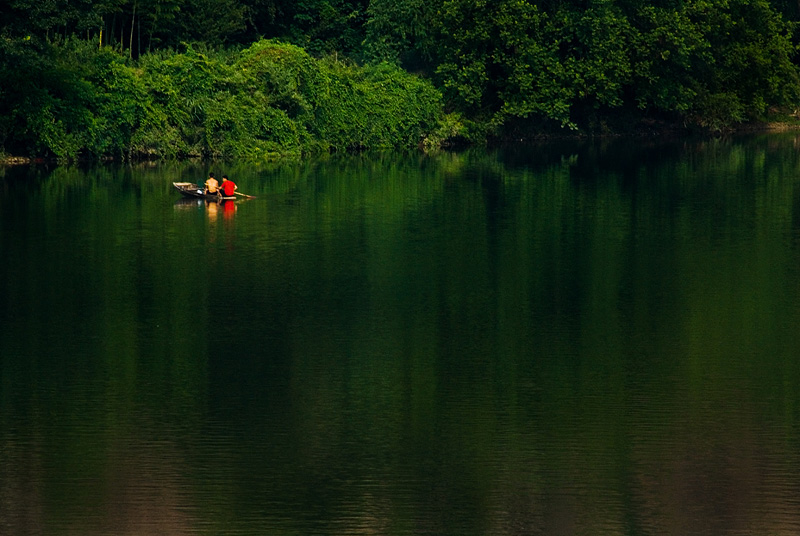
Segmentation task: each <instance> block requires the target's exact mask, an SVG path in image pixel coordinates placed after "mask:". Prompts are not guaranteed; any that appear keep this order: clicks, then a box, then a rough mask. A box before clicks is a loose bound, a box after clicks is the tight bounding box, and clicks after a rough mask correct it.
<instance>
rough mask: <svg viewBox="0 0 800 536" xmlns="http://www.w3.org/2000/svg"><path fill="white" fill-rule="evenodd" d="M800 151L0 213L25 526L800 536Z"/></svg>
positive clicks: (352, 179)
mask: <svg viewBox="0 0 800 536" xmlns="http://www.w3.org/2000/svg"><path fill="white" fill-rule="evenodd" d="M792 139H793V138H787V139H786V141H783V140H784V139H783V138H781V137H770V138H768V141H769V143H766V142H762V141H761V140H758V139H754V140H750V141H747V142H746V143H745V142H741V143H739V142H736V143H734V142H725V141H715V142H705V143H703V144H701V145H698V146H692V147H685V148H681V149H680V150H675V149H673V148H671V146H667V147H661V146H653V147H645V148H642V146H640V145H636V146H634V147H628V145H627V144H628V142H626V141H624V140H623V141H618V142H615V143H609V144H607V145H605V146H595V145H592V144H583V145H577V146H575V147H567V148H565V149H564V150H563V151H558V154H557V156H554V155H553V154H549V153H547V150H546V148H533V149H532V150H531V151H530V153H529V154H528V155H527V156H526V157H520V156H519V155H518V154H517V155H511V154H509V153H506V152H503V151H498V152H496V153H491V154H486V153H480V152H467V153H460V154H443V155H439V156H428V157H422V156H413V157H411V156H407V155H406V156H398V155H381V156H368V155H365V156H362V157H353V158H348V159H337V158H330V159H327V160H323V161H308V162H304V163H302V164H298V165H296V166H292V167H285V168H282V167H280V166H273V167H269V168H264V169H261V168H258V167H257V166H256V167H253V168H251V169H249V170H248V169H246V168H244V167H242V168H236V167H235V166H234V165H231V166H230V167H228V166H224V165H222V166H220V169H221V168H225V170H226V171H227V172H228V174H230V175H231V176H233V177H235V178H236V179H237V183H239V184H240V187H241V188H242V189H243V190H244V191H247V193H251V194H254V195H257V196H258V197H259V199H256V200H253V201H249V202H248V203H246V204H242V205H241V206H240V207H239V211H238V213H237V215H236V219H235V225H232V226H229V227H225V225H224V221H221V220H222V219H220V221H217V222H214V223H213V225H212V224H211V223H210V222H209V221H208V217H207V214H206V213H205V211H204V210H202V209H187V210H173V209H172V203H173V201H174V195H176V194H175V193H174V192H172V191H171V186H170V182H171V180H173V178H176V177H181V178H189V177H192V176H196V177H203V176H205V175H206V172H207V170H206V169H205V168H201V167H195V168H190V167H187V168H181V167H180V166H177V167H171V168H160V167H154V168H137V169H124V170H120V171H119V172H112V171H109V170H108V169H107V168H100V169H98V170H94V171H92V170H90V171H86V170H83V171H78V170H74V169H72V170H70V169H62V168H59V170H57V171H56V172H55V173H53V174H52V175H50V176H49V177H48V178H44V179H41V178H37V179H36V180H33V181H32V182H31V184H26V187H25V192H26V197H25V198H24V199H23V201H22V202H24V203H27V205H26V207H25V208H23V207H20V206H19V205H18V206H17V208H15V209H13V210H7V207H9V206H10V203H9V201H7V200H6V198H3V200H2V206H0V209H2V210H0V218H2V219H0V225H2V230H3V233H0V246H2V249H3V251H13V252H14V253H15V260H14V262H13V263H12V262H9V261H8V260H3V261H0V276H2V280H3V281H4V283H2V285H3V287H0V290H2V291H3V292H2V293H0V312H1V313H2V318H3V319H4V320H5V321H6V322H7V323H8V327H9V330H7V331H5V332H4V333H3V335H0V344H1V346H0V350H5V351H0V355H3V356H4V357H0V359H2V360H3V361H2V363H3V364H4V366H3V367H2V368H0V378H2V386H3V389H2V390H0V424H2V425H3V426H2V431H0V445H8V448H6V447H3V448H4V453H8V455H9V456H11V457H12V459H14V460H17V461H19V460H22V461H23V463H22V464H21V466H22V467H30V469H29V470H28V469H26V470H25V471H29V473H30V474H34V473H35V474H37V475H40V476H37V482H39V484H37V485H35V486H31V488H30V490H27V491H25V490H23V491H24V493H25V494H26V495H25V496H26V497H27V498H28V499H29V501H30V502H29V503H27V504H30V505H35V506H31V507H30V509H28V510H26V509H25V508H24V507H22V506H21V505H20V503H18V502H17V503H15V501H16V499H15V498H14V497H16V493H17V491H18V490H19V489H20V487H21V486H22V482H23V481H24V479H23V478H20V477H19V471H17V472H16V473H15V470H14V469H13V468H11V466H10V465H8V464H7V463H6V465H4V466H2V468H1V469H0V471H2V474H0V477H3V476H6V475H11V476H12V478H8V479H7V478H0V505H2V508H3V511H4V512H5V511H10V512H20V513H19V514H18V516H17V518H16V519H22V518H23V517H25V516H27V519H29V520H30V523H34V522H35V521H36V520H38V519H41V518H42V517H47V518H48V519H54V518H55V519H67V518H68V515H69V514H68V511H69V510H70V509H72V508H73V507H75V506H80V505H86V504H91V505H100V506H102V507H104V508H105V507H107V508H109V510H108V511H107V513H106V515H105V518H106V519H107V520H110V521H109V522H113V521H117V520H126V522H127V523H129V526H135V525H136V523H135V520H136V519H138V518H139V508H141V507H146V508H151V507H153V508H155V504H156V503H159V505H160V506H159V509H158V511H159V512H161V515H159V516H157V517H156V518H154V519H162V520H164V521H163V525H162V524H161V523H160V522H159V526H162V527H166V528H167V529H168V531H173V532H181V531H183V530H188V529H186V527H187V526H189V525H191V524H197V523H207V524H208V525H209V526H214V527H217V526H219V527H222V526H225V527H231V526H233V527H239V528H241V527H243V526H245V524H246V523H255V524H262V525H263V526H272V525H271V523H278V522H277V521H275V519H281V520H282V521H281V522H280V523H282V525H281V527H282V528H283V529H286V532H292V530H294V531H295V532H298V533H300V532H303V529H304V528H308V527H309V526H312V527H316V528H320V527H323V528H324V527H331V526H359V527H364V528H365V530H366V528H372V530H375V531H378V532H384V533H390V532H392V531H394V532H418V533H423V532H428V533H431V532H433V533H454V534H456V533H467V532H474V530H475V527H482V528H485V532H487V533H493V534H516V533H530V532H543V533H548V534H554V533H555V534H559V533H577V532H586V531H590V530H591V529H596V528H598V527H599V528H601V529H604V530H606V531H607V532H610V533H622V532H630V533H649V532H658V531H659V530H673V531H677V532H686V531H687V530H689V529H691V528H694V527H686V525H685V524H686V523H687V520H689V521H693V522H697V520H698V519H699V520H701V521H702V525H703V527H706V528H707V529H708V531H710V532H717V533H720V532H727V531H733V530H739V529H741V528H742V527H744V526H747V524H748V523H749V524H750V526H753V525H755V526H760V527H765V528H766V529H769V530H772V531H773V532H777V533H780V532H781V531H786V527H787V526H789V525H790V524H791V523H792V522H793V521H796V519H795V518H794V516H795V515H796V514H794V513H793V511H792V510H790V507H791V505H792V504H793V502H792V500H793V499H792V497H793V495H792V493H791V490H792V489H794V487H795V486H796V482H797V478H798V475H799V474H800V473H798V467H797V464H796V460H795V455H794V454H793V452H794V450H796V446H797V443H798V437H797V434H796V432H795V431H794V430H795V428H796V426H795V425H796V420H797V417H796V414H797V412H796V410H795V407H796V406H797V400H798V386H799V385H800V383H799V382H798V378H799V377H798V368H797V367H798V366H797V365H796V363H797V362H798V359H797V357H798V355H797V350H796V349H797V348H799V347H800V344H798V343H800V340H798V338H800V336H799V335H798V334H797V333H798V332H797V330H795V329H793V326H796V325H798V321H799V320H800V318H798V317H799V316H800V313H799V312H798V309H797V306H796V304H797V303H798V297H800V296H798V294H800V286H798V285H797V283H796V281H797V280H798V278H797V275H798V266H800V263H798V260H800V259H798V247H797V245H798V244H797V236H798V235H797V222H798V221H800V218H798V217H797V216H796V214H797V210H796V208H797V199H798V193H797V192H798V188H797V185H798V181H797V179H796V177H798V176H800V175H799V174H798V173H797V172H796V171H797V169H798V160H797V158H798V157H797V156H796V152H795V151H794V150H792V149H791V143H790V142H791V141H792ZM784 143H786V144H787V145H786V146H784V145H783V144H784ZM540 155H541V156H540ZM5 180H8V179H5ZM0 191H2V190H0ZM9 214H13V215H14V217H13V218H12V217H10V216H9ZM212 233H217V236H219V237H222V236H223V235H224V237H225V239H224V240H221V239H220V240H216V241H214V242H211V241H210V240H209V238H210V237H211V236H212ZM223 273H224V274H228V275H230V276H231V277H232V278H233V281H235V285H233V288H231V289H230V290H229V291H228V292H225V293H220V292H215V291H213V290H210V289H209V288H208V286H207V285H206V284H205V282H207V281H209V280H211V279H213V278H214V277H217V276H219V275H220V274H223ZM7 281H14V282H15V284H14V285H10V284H8V283H7ZM12 304H13V305H14V308H13V314H12ZM228 323H233V329H232V330H231V331H229V332H225V331H224V330H221V329H220V328H221V327H223V326H225V325H228ZM45 328H47V329H45ZM231 332H232V333H231ZM8 333H14V334H15V336H14V337H13V338H12V337H10V336H9V335H8ZM9 349H11V351H12V352H13V355H14V357H13V358H11V357H8V356H9V355H12V354H9V353H8V350H9ZM9 363H10V364H11V365H13V366H9ZM6 386H13V387H11V388H6ZM98 402H101V403H98ZM14 423H18V424H17V425H16V428H14V426H7V425H13V424H14ZM23 443H24V444H35V445H38V447H37V448H36V449H34V453H33V454H30V455H28V454H26V453H25V452H26V451H24V450H23V449H22V448H21V447H18V446H15V445H19V444H23ZM25 474H28V472H26V473H25ZM15 475H16V478H15ZM142 479H143V480H142ZM145 480H146V481H147V482H150V483H156V484H154V487H149V486H148V485H145V483H144V481H145ZM209 482H210V483H214V488H213V489H212V490H209V489H208V487H206V484H207V483H209ZM94 486H98V487H97V488H96V489H97V491H96V492H94V493H95V495H91V494H90V495H89V496H87V495H85V494H83V495H82V493H85V489H86V488H87V487H92V488H94ZM156 497H164V499H163V500H160V499H157V498H156ZM20 500H22V499H20ZM159 501H160V502H159ZM111 504H118V505H121V506H120V509H119V510H114V509H113V508H112V507H111V506H110V505H111ZM187 511H189V512H191V513H186V512H187ZM176 512H177V513H176ZM181 512H183V513H181ZM67 520H68V519H67ZM68 521H69V520H68ZM25 522H26V523H27V522H28V521H25ZM315 523H316V525H315ZM348 524H349V525H348ZM81 528H86V529H87V530H88V531H89V532H91V531H92V530H94V529H95V527H92V526H89V527H81ZM766 529H765V530H766ZM742 530H743V529H742ZM320 532H322V531H320Z"/></svg>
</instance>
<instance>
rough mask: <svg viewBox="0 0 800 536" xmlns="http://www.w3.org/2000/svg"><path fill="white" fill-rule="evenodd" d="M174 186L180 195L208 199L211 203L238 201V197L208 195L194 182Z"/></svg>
mask: <svg viewBox="0 0 800 536" xmlns="http://www.w3.org/2000/svg"><path fill="white" fill-rule="evenodd" d="M172 185H173V186H174V187H175V189H176V190H178V191H179V192H180V193H182V194H183V195H185V196H186V197H199V198H200V199H208V200H209V201H220V200H224V199H236V196H235V195H234V196H224V195H222V196H220V195H217V194H206V193H205V189H204V188H203V187H202V186H198V185H197V184H194V183H193V182H173V183H172Z"/></svg>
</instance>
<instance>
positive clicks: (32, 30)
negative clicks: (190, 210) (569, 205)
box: [0, 0, 800, 158]
mask: <svg viewBox="0 0 800 536" xmlns="http://www.w3.org/2000/svg"><path fill="white" fill-rule="evenodd" d="M798 19H800V12H798V8H797V5H796V4H795V3H791V2H788V1H786V0H658V1H656V2H643V1H641V0H541V1H536V0H296V1H292V2H287V1H285V0H102V1H100V2H91V1H89V0H51V1H48V2H38V1H34V0H9V1H8V2H5V3H4V4H3V5H0V80H2V81H3V82H2V85H0V152H6V153H14V154H39V155H56V156H59V157H64V158H72V157H76V156H79V155H83V154H93V155H98V156H100V155H111V156H120V155H123V156H136V155H152V156H180V155H208V156H212V155H230V156H234V155H236V156H242V155H247V156H257V155H279V154H299V153H301V152H303V151H309V150H320V149H321V150H326V149H339V150H343V149H348V148H359V147H376V146H397V145H402V146H410V145H415V144H419V143H426V144H429V145H436V144H438V143H440V142H442V141H443V140H447V139H455V138H462V139H464V138H466V139H468V140H484V139H486V138H487V137H490V136H508V135H511V134H514V135H520V134H522V135H531V134H535V133H537V132H541V131H543V130H545V131H548V132H553V131H560V130H566V131H572V130H581V131H584V132H598V131H600V132H602V131H608V130H615V129H619V128H620V125H623V124H624V125H626V127H625V128H630V126H631V125H636V124H640V123H648V124H650V123H652V122H654V121H659V122H668V123H670V124H680V125H684V126H689V127H697V128H702V129H708V130H722V129H726V128H729V127H731V126H735V125H737V124H740V123H742V122H746V121H753V120H755V121H763V120H765V119H766V118H769V117H775V116H781V115H782V116H783V117H788V116H789V115H791V114H793V112H794V110H795V109H796V108H797V107H798V105H799V104H800V76H799V75H798V64H797V59H798V58H797V51H798V42H797V34H796V29H797V21H798ZM407 73H414V74H413V75H410V74H407ZM445 111H447V112H449V113H447V114H445Z"/></svg>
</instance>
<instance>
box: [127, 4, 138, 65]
mask: <svg viewBox="0 0 800 536" xmlns="http://www.w3.org/2000/svg"><path fill="white" fill-rule="evenodd" d="M135 26H136V2H134V3H133V15H131V38H130V40H129V41H128V44H129V45H128V57H129V58H132V57H133V28H134V27H135Z"/></svg>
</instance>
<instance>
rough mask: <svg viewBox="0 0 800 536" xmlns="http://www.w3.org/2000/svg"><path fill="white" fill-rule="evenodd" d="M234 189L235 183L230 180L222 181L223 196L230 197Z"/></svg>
mask: <svg viewBox="0 0 800 536" xmlns="http://www.w3.org/2000/svg"><path fill="white" fill-rule="evenodd" d="M234 190H236V184H235V183H234V182H233V181H232V180H227V181H222V193H223V194H225V197H231V196H232V195H234V193H233V192H234Z"/></svg>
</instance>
